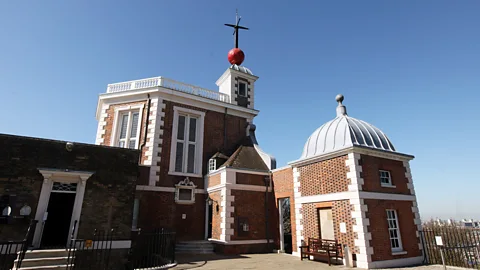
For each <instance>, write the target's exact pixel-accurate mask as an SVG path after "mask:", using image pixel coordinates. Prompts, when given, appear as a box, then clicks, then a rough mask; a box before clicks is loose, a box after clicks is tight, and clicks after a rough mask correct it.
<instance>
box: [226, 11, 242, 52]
mask: <svg viewBox="0 0 480 270" xmlns="http://www.w3.org/2000/svg"><path fill="white" fill-rule="evenodd" d="M241 19H242V17H241V16H240V17H239V16H238V9H237V10H236V23H235V24H228V23H226V24H225V25H226V26H228V27H232V28H233V29H235V30H233V34H234V35H235V48H238V30H239V29H245V30H248V28H247V27H245V26H240V25H238V24H239V23H240V20H241Z"/></svg>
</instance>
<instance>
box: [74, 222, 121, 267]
mask: <svg viewBox="0 0 480 270" xmlns="http://www.w3.org/2000/svg"><path fill="white" fill-rule="evenodd" d="M73 235H74V233H73V232H72V236H73ZM114 235H115V232H114V230H113V229H112V230H111V231H108V232H104V231H97V230H95V231H94V233H93V237H92V238H91V239H71V240H70V244H69V247H68V248H67V250H68V258H67V269H68V270H73V269H76V270H84V269H85V270H87V269H88V270H92V269H93V270H105V269H108V268H109V264H110V255H111V251H112V242H113V238H114Z"/></svg>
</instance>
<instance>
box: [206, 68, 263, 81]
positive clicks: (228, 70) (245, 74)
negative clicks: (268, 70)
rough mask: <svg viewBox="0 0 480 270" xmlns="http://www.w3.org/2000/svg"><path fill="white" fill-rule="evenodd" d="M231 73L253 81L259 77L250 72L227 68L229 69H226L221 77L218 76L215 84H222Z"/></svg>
mask: <svg viewBox="0 0 480 270" xmlns="http://www.w3.org/2000/svg"><path fill="white" fill-rule="evenodd" d="M230 74H234V75H237V76H241V77H245V78H247V79H250V80H252V81H254V82H255V81H256V80H258V77H257V76H255V75H250V74H247V73H243V72H240V71H238V70H235V69H233V68H230V67H229V68H227V70H225V72H223V74H222V76H220V78H218V80H217V81H216V82H215V84H216V85H217V86H220V84H222V82H223V81H225V79H226V78H227V77H228V75H230Z"/></svg>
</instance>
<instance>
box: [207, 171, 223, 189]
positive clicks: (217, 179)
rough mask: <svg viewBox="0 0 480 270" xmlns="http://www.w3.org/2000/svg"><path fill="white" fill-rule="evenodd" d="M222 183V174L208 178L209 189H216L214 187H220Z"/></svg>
mask: <svg viewBox="0 0 480 270" xmlns="http://www.w3.org/2000/svg"><path fill="white" fill-rule="evenodd" d="M220 183H221V174H220V173H217V174H215V175H210V176H208V187H214V186H217V185H220Z"/></svg>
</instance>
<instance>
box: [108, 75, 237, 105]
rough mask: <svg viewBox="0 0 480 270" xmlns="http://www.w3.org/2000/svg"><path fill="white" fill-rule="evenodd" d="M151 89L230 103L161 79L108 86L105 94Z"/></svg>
mask: <svg viewBox="0 0 480 270" xmlns="http://www.w3.org/2000/svg"><path fill="white" fill-rule="evenodd" d="M151 87H164V88H168V89H172V90H177V91H180V92H184V93H188V94H192V95H196V96H200V97H204V98H209V99H213V100H218V101H221V102H225V103H230V96H229V95H226V94H223V93H220V92H217V91H212V90H208V89H205V88H201V87H198V86H195V85H191V84H186V83H182V82H178V81H175V80H172V79H167V78H163V77H154V78H148V79H141V80H135V81H129V82H121V83H113V84H109V85H108V86H107V93H117V92H124V91H131V90H138V89H144V88H151Z"/></svg>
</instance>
